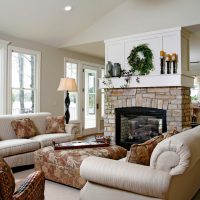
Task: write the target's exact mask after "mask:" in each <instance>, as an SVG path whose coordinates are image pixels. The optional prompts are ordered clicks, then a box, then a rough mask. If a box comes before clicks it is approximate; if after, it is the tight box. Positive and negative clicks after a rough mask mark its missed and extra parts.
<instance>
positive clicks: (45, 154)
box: [34, 145, 127, 189]
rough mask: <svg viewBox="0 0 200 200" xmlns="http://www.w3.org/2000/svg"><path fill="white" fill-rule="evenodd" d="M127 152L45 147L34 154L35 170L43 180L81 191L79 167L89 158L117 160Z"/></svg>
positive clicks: (81, 181) (81, 183) (124, 150)
mask: <svg viewBox="0 0 200 200" xmlns="http://www.w3.org/2000/svg"><path fill="white" fill-rule="evenodd" d="M126 152H127V150H126V149H124V148H123V147H120V146H116V145H113V146H109V147H97V148H85V149H73V150H71V149H70V150H54V148H53V147H51V146H50V147H45V148H43V149H39V150H38V151H36V152H35V153H34V158H35V170H41V171H43V172H44V174H45V178H46V179H49V180H52V181H55V182H59V183H62V184H65V185H69V186H72V187H75V188H78V189H81V188H82V187H83V186H84V185H85V183H86V181H85V180H84V179H83V178H82V177H81V176H80V165H81V163H82V161H83V160H84V159H85V158H87V157H89V156H99V157H104V158H109V159H114V160H118V159H121V158H124V157H125V156H126Z"/></svg>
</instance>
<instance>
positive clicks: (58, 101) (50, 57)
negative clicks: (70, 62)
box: [0, 33, 104, 115]
mask: <svg viewBox="0 0 200 200" xmlns="http://www.w3.org/2000/svg"><path fill="white" fill-rule="evenodd" d="M0 39H2V40H7V41H10V42H12V43H11V45H12V46H17V47H21V48H27V49H32V50H37V51H41V53H42V63H41V94H40V95H41V102H40V105H41V111H48V112H51V113H52V114H54V115H61V114H63V113H64V96H63V95H64V93H63V92H58V91H57V87H58V84H59V81H60V78H61V77H63V76H64V57H69V58H73V59H79V60H83V61H87V62H92V63H96V64H104V60H101V59H98V58H95V57H90V56H86V55H83V54H78V53H73V52H69V51H66V50H63V49H57V48H54V47H50V46H46V45H42V44H39V43H36V42H32V41H27V40H23V39H19V38H15V37H12V36H9V35H5V34H3V33H0Z"/></svg>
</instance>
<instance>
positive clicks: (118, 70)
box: [113, 63, 121, 77]
mask: <svg viewBox="0 0 200 200" xmlns="http://www.w3.org/2000/svg"><path fill="white" fill-rule="evenodd" d="M113 76H114V77H121V65H120V63H114V66H113Z"/></svg>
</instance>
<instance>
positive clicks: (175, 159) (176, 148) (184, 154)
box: [150, 140, 191, 176]
mask: <svg viewBox="0 0 200 200" xmlns="http://www.w3.org/2000/svg"><path fill="white" fill-rule="evenodd" d="M190 157H191V153H190V149H189V148H188V146H187V145H185V144H181V143H180V144H179V143H178V142H177V143H176V144H175V143H172V142H171V141H170V140H166V141H164V142H163V143H159V144H158V145H157V146H156V148H155V149H154V151H153V153H152V155H151V160H150V167H151V168H152V169H155V170H162V171H165V172H168V173H169V174H170V175H171V176H175V175H180V174H183V173H184V172H185V170H186V169H187V168H188V167H189V164H190ZM166 160H167V162H166Z"/></svg>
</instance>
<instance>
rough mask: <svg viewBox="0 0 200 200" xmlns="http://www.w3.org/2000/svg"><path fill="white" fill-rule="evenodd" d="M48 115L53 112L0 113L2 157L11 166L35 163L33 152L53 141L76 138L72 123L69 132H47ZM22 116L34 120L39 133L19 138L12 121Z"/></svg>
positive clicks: (0, 154)
mask: <svg viewBox="0 0 200 200" xmlns="http://www.w3.org/2000/svg"><path fill="white" fill-rule="evenodd" d="M47 116H51V113H47V112H44V113H32V114H21V115H0V157H3V158H4V159H5V161H6V162H7V163H8V164H9V165H10V167H17V166H22V165H31V164H34V158H33V152H34V151H36V150H38V149H40V148H42V147H45V146H49V145H52V141H55V142H67V141H71V140H72V139H74V132H75V131H76V130H75V127H74V126H73V125H70V124H67V130H68V133H56V134H45V130H46V117H47ZM22 118H30V119H31V120H33V121H34V123H35V125H36V127H37V129H38V131H39V135H37V136H35V137H32V138H29V139H18V138H17V137H16V135H15V132H14V131H13V129H12V126H11V121H12V120H14V119H22Z"/></svg>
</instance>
